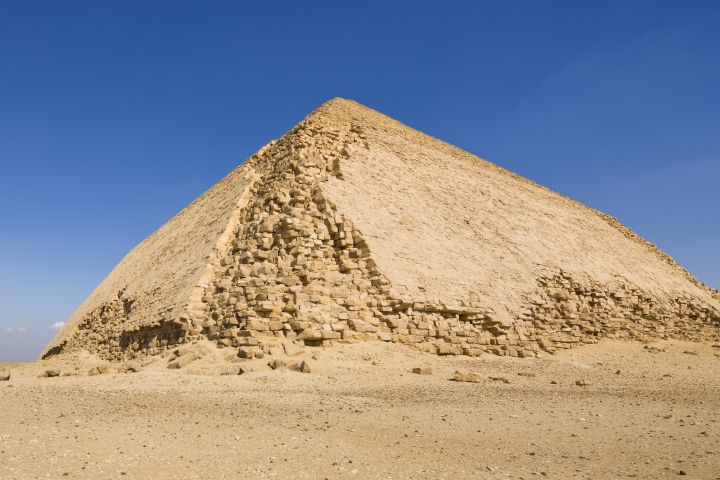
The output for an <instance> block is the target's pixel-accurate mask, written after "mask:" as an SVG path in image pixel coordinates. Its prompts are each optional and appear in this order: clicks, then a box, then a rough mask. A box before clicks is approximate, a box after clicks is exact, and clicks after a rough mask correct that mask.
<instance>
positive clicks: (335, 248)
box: [42, 99, 720, 360]
mask: <svg viewBox="0 0 720 480" xmlns="http://www.w3.org/2000/svg"><path fill="white" fill-rule="evenodd" d="M719 331H720V296H719V295H718V291H717V290H713V289H710V288H709V287H707V286H705V285H704V284H702V283H701V282H699V281H698V280H696V279H695V278H694V277H693V276H692V275H691V274H690V273H688V272H687V271H686V270H684V269H683V268H682V267H680V266H679V265H677V264H676V263H675V262H674V261H673V260H672V259H671V258H670V257H669V256H668V255H666V254H664V253H663V252H661V251H660V250H658V249H657V248H656V247H655V246H653V245H652V244H650V243H648V242H646V241H645V240H643V239H642V238H640V237H639V236H637V235H636V234H634V233H633V232H632V231H630V230H629V229H627V228H626V227H624V226H622V225H621V224H620V223H618V221H617V220H615V219H614V218H612V217H610V216H608V215H605V214H603V213H600V212H598V211H595V210H593V209H591V208H588V207H586V206H584V205H582V204H580V203H578V202H576V201H573V200H571V199H569V198H566V197H563V196H562V195H559V194H557V193H554V192H552V191H550V190H548V189H546V188H543V187H541V186H539V185H536V184H534V183H533V182H531V181H529V180H526V179H524V178H522V177H520V176H518V175H515V174H513V173H511V172H508V171H506V170H504V169H502V168H500V167H498V166H496V165H494V164H492V163H490V162H487V161H485V160H483V159H480V158H478V157H476V156H474V155H471V154H469V153H467V152H464V151H462V150H460V149H458V148H456V147H453V146H452V145H449V144H446V143H444V142H442V141H440V140H437V139H435V138H432V137H430V136H428V135H425V134H423V133H420V132H418V131H416V130H413V129H412V128H409V127H407V126H405V125H403V124H401V123H399V122H397V121H395V120H392V119H390V118H388V117H386V116H384V115H382V114H380V113H378V112H375V111H373V110H371V109H368V108H366V107H363V106H362V105H359V104H357V103H355V102H352V101H349V100H343V99H333V100H330V101H328V102H326V103H325V104H323V105H322V106H321V107H319V108H318V109H317V110H315V111H314V112H313V113H311V114H310V115H309V116H308V117H306V118H305V119H304V120H303V121H302V122H300V123H299V124H298V125H297V126H295V127H294V128H292V129H291V130H290V131H289V132H288V133H286V134H285V135H284V136H283V137H282V138H280V139H279V140H277V141H272V142H270V143H269V144H268V145H266V146H265V147H263V148H262V149H261V150H260V151H258V152H257V153H256V154H255V155H253V156H252V157H250V158H249V159H248V160H247V161H245V162H243V163H242V164H241V165H240V166H239V167H237V168H236V169H235V170H233V171H232V172H231V173H230V174H229V175H227V176H226V177H225V178H224V179H222V180H221V181H220V182H219V183H217V184H216V185H215V186H213V187H212V188H211V189H210V190H208V191H207V192H205V193H204V194H203V195H201V196H200V197H199V198H198V199H197V200H195V201H194V202H192V203H191V204H190V205H189V206H188V207H186V208H185V209H184V210H182V211H181V212H180V213H178V214H177V215H176V216H175V217H173V218H172V219H171V220H170V221H169V222H167V223H166V224H165V225H164V226H162V227H161V228H160V229H159V230H157V231H156V232H155V233H153V234H152V235H150V236H149V237H148V238H147V239H145V240H144V241H143V242H141V243H140V244H139V245H138V246H136V247H135V248H134V249H133V250H132V251H130V253H128V255H127V256H126V257H125V258H124V259H123V260H122V261H121V262H120V263H119V264H118V265H117V266H116V267H115V269H114V270H112V272H111V273H110V274H109V275H108V276H107V278H105V280H104V281H103V282H102V283H101V284H100V285H99V286H98V287H97V288H96V289H95V291H93V292H92V294H91V295H90V296H89V297H88V298H87V300H85V302H84V303H83V304H82V305H80V307H79V308H78V309H77V311H76V312H75V313H74V314H73V315H72V316H71V317H70V319H69V320H68V321H67V322H66V326H65V327H64V329H63V330H62V331H60V332H59V333H58V335H57V336H56V337H55V338H54V339H53V340H52V341H51V342H50V344H49V345H48V346H47V347H46V349H45V351H44V352H43V353H42V357H43V358H48V357H51V356H54V355H60V354H67V353H73V352H81V351H83V352H91V353H93V354H97V355H98V356H100V357H103V358H107V359H114V360H122V359H128V358H135V357H138V356H141V355H154V354H158V353H162V351H163V350H165V349H169V348H175V347H177V346H178V345H181V344H186V343H189V342H195V341H197V340H210V341H215V342H217V344H218V346H219V347H230V348H239V347H244V348H245V349H250V350H257V351H261V350H265V351H268V350H269V349H270V348H272V346H273V345H276V344H278V343H280V342H288V341H294V342H297V343H304V344H305V345H312V346H321V345H332V344H333V343H338V342H357V341H363V340H376V341H384V342H397V343H403V344H408V345H412V346H413V347H415V348H418V349H420V350H422V351H426V352H432V353H437V354H440V355H461V354H462V355H480V354H483V353H492V354H497V355H511V356H519V357H527V356H536V355H537V354H538V353H540V352H554V351H556V350H558V349H564V348H570V347H572V346H576V345H580V344H585V343H594V342H597V341H598V340H599V339H601V338H620V339H624V338H627V339H640V340H647V339H655V338H683V339H691V340H714V339H717V338H719V337H718V332H719Z"/></svg>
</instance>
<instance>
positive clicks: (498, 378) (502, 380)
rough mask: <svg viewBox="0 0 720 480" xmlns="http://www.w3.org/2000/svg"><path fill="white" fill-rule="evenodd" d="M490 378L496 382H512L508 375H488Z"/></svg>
mask: <svg viewBox="0 0 720 480" xmlns="http://www.w3.org/2000/svg"><path fill="white" fill-rule="evenodd" d="M488 378H489V379H490V380H493V381H495V382H502V383H510V379H509V378H507V377H502V376H496V377H488Z"/></svg>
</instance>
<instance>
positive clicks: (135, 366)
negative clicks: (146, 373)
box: [125, 362, 142, 373]
mask: <svg viewBox="0 0 720 480" xmlns="http://www.w3.org/2000/svg"><path fill="white" fill-rule="evenodd" d="M141 370H142V367H141V366H140V364H139V363H138V362H128V363H127V364H125V372H126V373H137V372H139V371H141Z"/></svg>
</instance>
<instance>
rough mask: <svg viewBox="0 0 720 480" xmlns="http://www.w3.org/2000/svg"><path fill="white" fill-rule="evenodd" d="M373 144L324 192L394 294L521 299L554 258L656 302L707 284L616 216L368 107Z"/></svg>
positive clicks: (359, 120)
mask: <svg viewBox="0 0 720 480" xmlns="http://www.w3.org/2000/svg"><path fill="white" fill-rule="evenodd" d="M335 115H336V116H337V117H336V118H337V119H338V120H336V121H339V119H340V118H344V119H346V118H348V117H350V118H352V122H353V123H354V124H356V125H362V126H366V127H368V128H366V129H365V131H367V132H368V133H367V141H368V143H369V148H368V149H355V150H353V152H354V154H353V155H351V156H350V158H349V159H348V160H347V161H344V162H342V164H341V171H342V174H343V179H342V180H340V179H338V178H336V177H332V178H330V179H329V180H328V182H327V183H326V184H325V185H323V191H325V192H326V193H327V195H328V198H329V199H330V200H331V201H333V202H334V203H335V204H336V205H337V207H338V209H339V210H340V211H342V212H343V214H344V215H346V216H347V217H348V219H350V220H351V221H352V222H353V223H354V224H355V226H356V227H357V228H358V230H360V231H361V232H362V233H363V237H364V238H365V240H366V242H367V243H368V245H369V246H370V248H371V250H372V251H373V253H374V259H375V261H376V262H377V263H378V266H379V268H380V270H381V271H382V272H383V273H384V274H385V275H386V276H388V278H389V280H390V281H391V283H392V284H393V286H395V287H397V291H398V294H400V295H406V296H410V297H411V298H413V299H414V300H416V301H422V300H423V299H438V300H439V301H441V302H443V303H447V304H458V303H460V302H461V301H463V300H467V299H477V300H478V301H480V302H481V303H484V304H487V305H493V306H495V307H496V308H503V307H506V308H510V309H511V310H515V311H516V310H517V309H518V308H520V306H521V305H522V302H523V296H524V295H526V294H527V293H529V292H531V291H532V290H533V289H535V288H536V286H537V285H536V279H537V278H538V277H539V276H541V275H542V273H543V272H544V271H546V270H547V268H551V269H562V270H563V271H564V272H566V273H568V274H570V275H572V276H573V277H577V278H583V279H587V280H590V279H592V280H595V281H598V282H602V283H612V282H616V281H618V280H619V278H622V279H623V280H625V281H627V282H629V283H631V284H633V285H636V286H641V287H642V288H643V289H645V290H646V291H647V292H649V293H651V294H652V295H653V296H654V297H655V298H657V299H658V300H660V301H669V300H671V299H672V298H676V297H678V296H686V295H689V296H693V297H697V298H700V299H703V300H704V301H707V302H712V301H713V300H712V298H711V296H710V292H708V290H707V289H706V288H704V287H703V286H702V285H701V284H699V282H698V281H697V280H695V279H694V278H693V277H692V276H691V275H690V274H689V273H688V272H686V271H685V270H684V269H682V268H681V267H679V266H678V265H677V264H675V262H674V261H672V260H671V259H670V258H669V257H667V256H666V255H665V254H663V253H662V252H660V251H659V250H657V249H656V248H654V247H652V246H651V245H649V244H648V243H647V242H645V241H643V240H642V239H640V238H639V237H637V236H635V235H633V234H632V232H630V231H629V230H628V229H626V228H624V227H622V226H621V225H619V224H618V223H617V222H616V221H614V220H613V219H612V218H610V217H608V216H606V215H603V214H601V213H600V212H597V211H595V210H592V209H590V208H587V207H585V206H584V205H581V204H580V203H578V202H576V201H573V200H571V199H569V198H566V197H564V196H562V195H559V194H557V193H555V192H552V191H550V190H548V189H546V188H544V187H541V186H539V185H536V184H534V183H532V182H530V181H528V180H526V179H524V178H522V177H519V176H517V175H515V174H512V173H510V172H508V171H506V170H503V169H502V168H499V167H497V166H496V165H493V164H491V163H489V162H487V161H485V160H483V159H480V158H478V157H475V156H473V155H471V154H468V153H467V152H464V151H462V150H460V149H457V148H454V147H452V146H450V145H447V144H445V143H444V142H441V141H439V140H436V139H434V138H432V137H429V136H427V135H423V134H421V133H420V132H417V131H414V130H412V129H410V128H409V127H406V126H404V125H402V124H400V123H399V122H396V121H394V120H392V119H389V118H388V117H385V116H384V115H381V114H379V113H377V112H374V111H372V110H369V109H364V108H361V109H358V108H354V107H353V108H347V109H342V108H338V109H336V110H335Z"/></svg>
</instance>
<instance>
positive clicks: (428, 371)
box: [412, 365, 432, 375]
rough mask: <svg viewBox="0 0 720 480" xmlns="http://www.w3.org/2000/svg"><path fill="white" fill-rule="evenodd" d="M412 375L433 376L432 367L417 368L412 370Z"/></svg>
mask: <svg viewBox="0 0 720 480" xmlns="http://www.w3.org/2000/svg"><path fill="white" fill-rule="evenodd" d="M412 373H415V374H417V375H432V367H429V366H427V365H424V366H422V367H415V368H413V369H412Z"/></svg>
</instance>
